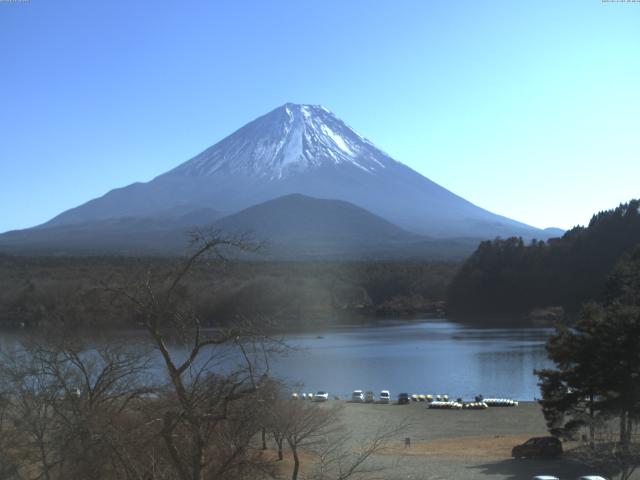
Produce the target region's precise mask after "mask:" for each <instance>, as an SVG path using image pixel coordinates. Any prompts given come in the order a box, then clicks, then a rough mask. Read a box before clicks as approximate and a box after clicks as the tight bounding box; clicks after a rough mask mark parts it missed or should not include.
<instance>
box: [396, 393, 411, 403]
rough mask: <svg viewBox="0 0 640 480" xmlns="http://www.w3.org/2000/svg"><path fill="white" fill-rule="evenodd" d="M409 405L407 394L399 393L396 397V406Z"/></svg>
mask: <svg viewBox="0 0 640 480" xmlns="http://www.w3.org/2000/svg"><path fill="white" fill-rule="evenodd" d="M408 403H409V394H408V393H401V394H399V395H398V405H406V404H408Z"/></svg>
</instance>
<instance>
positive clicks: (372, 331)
mask: <svg viewBox="0 0 640 480" xmlns="http://www.w3.org/2000/svg"><path fill="white" fill-rule="evenodd" d="M552 332H553V330H552V329H549V328H520V329H506V328H483V329H480V328H471V327H467V326H463V325H460V324H457V323H453V322H449V321H447V320H429V321H423V322H419V321H418V322H416V321H412V322H402V323H401V322H396V323H390V322H386V323H377V324H370V325H361V326H357V327H349V328H346V327H338V328H333V329H326V330H323V331H315V332H313V333H304V334H290V335H286V336H285V337H284V340H285V342H286V344H287V345H289V346H290V347H293V348H292V349H291V350H289V351H288V353H287V354H285V355H282V356H275V357H272V358H271V359H270V361H269V364H270V370H271V375H272V376H275V377H278V378H281V379H283V380H285V381H286V382H287V383H288V384H289V385H290V386H291V391H292V392H293V391H296V392H316V391H318V390H324V391H328V392H329V394H330V396H332V397H333V396H334V395H339V396H340V397H342V398H348V397H349V396H350V395H351V392H352V391H353V390H355V389H361V390H365V391H366V390H372V391H374V392H375V393H376V395H377V394H378V393H379V392H380V390H383V389H384V390H390V391H391V394H392V395H393V396H394V397H395V396H396V395H397V394H398V393H400V392H407V393H409V394H412V393H418V394H420V393H424V394H429V393H430V394H434V395H435V394H444V393H446V394H448V395H449V396H450V397H452V398H457V397H463V398H464V399H465V400H467V399H471V398H473V396H475V395H477V394H479V393H481V394H483V395H484V396H485V397H508V398H514V399H517V400H533V399H534V398H536V397H539V396H540V393H539V390H538V387H537V385H536V384H537V377H536V376H535V375H534V374H533V370H534V369H539V368H544V367H547V366H551V365H552V364H551V362H550V361H549V359H548V358H547V355H546V352H545V350H544V344H545V341H546V339H547V338H548V336H549V335H550V334H551V333H552ZM21 338H22V337H21V335H20V333H15V332H13V333H7V332H5V334H4V335H2V341H3V343H5V344H8V345H11V344H17V343H19V342H20V340H21ZM115 338H118V339H119V340H125V341H132V340H134V341H135V340H138V341H139V340H142V339H147V337H146V334H144V333H143V332H140V331H137V332H130V333H123V334H122V336H118V337H115ZM101 341H104V340H96V342H98V343H100V342H101ZM111 341H113V339H112V340H111ZM146 341H147V342H148V340H146ZM89 345H91V342H90V343H89ZM95 345H96V344H94V346H95ZM170 349H171V350H172V351H173V353H174V354H176V355H177V356H178V357H181V356H184V355H186V349H185V347H184V346H181V345H179V344H171V345H170ZM218 351H219V354H218V355H219V356H218V357H217V360H216V362H215V363H209V367H211V368H215V369H223V370H224V369H226V368H232V367H235V366H237V365H238V363H239V362H241V361H242V359H241V357H240V356H239V355H238V352H237V350H235V349H234V348H233V347H228V349H225V348H223V349H219V350H218ZM156 358H157V367H155V368H157V370H156V372H157V374H160V375H164V368H163V362H162V360H161V358H160V356H159V355H157V357H156ZM203 358H206V355H204V354H203Z"/></svg>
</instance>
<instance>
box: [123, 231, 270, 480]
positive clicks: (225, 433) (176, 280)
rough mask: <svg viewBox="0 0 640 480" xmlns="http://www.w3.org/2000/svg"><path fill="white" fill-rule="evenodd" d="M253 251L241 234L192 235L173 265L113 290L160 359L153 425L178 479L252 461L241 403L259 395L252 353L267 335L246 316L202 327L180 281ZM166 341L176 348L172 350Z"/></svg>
mask: <svg viewBox="0 0 640 480" xmlns="http://www.w3.org/2000/svg"><path fill="white" fill-rule="evenodd" d="M255 249H256V246H255V245H252V244H250V243H249V242H247V241H246V240H245V239H244V238H232V237H225V236H223V235H222V234H221V233H220V232H207V233H196V234H194V251H193V253H192V254H191V255H189V256H187V257H186V258H185V259H184V261H182V262H181V263H180V264H179V265H178V266H177V268H175V269H174V270H171V271H168V272H167V271H165V272H154V271H153V270H151V269H150V270H149V271H148V272H147V274H146V276H145V278H144V279H143V280H141V281H137V282H134V283H133V284H132V285H129V286H126V287H119V288H111V291H113V292H115V293H116V294H117V295H118V296H120V297H124V298H126V299H127V300H129V302H130V303H131V305H132V306H133V307H134V309H135V311H136V314H137V316H138V318H139V319H140V322H141V324H142V326H143V327H144V329H145V330H146V331H147V333H148V334H149V336H150V338H151V340H152V343H153V345H154V348H155V349H156V350H157V352H159V354H160V357H161V358H162V363H163V365H164V369H165V371H166V373H167V377H168V383H167V385H166V388H165V390H164V391H163V394H162V400H161V402H160V403H161V405H162V407H161V408H160V409H159V410H158V414H159V416H158V418H157V419H156V420H157V422H156V424H157V425H158V434H159V435H160V437H161V438H162V440H163V443H164V446H165V448H166V453H167V455H168V458H169V459H170V461H171V465H172V467H173V469H174V471H175V472H176V474H177V477H178V478H179V479H181V480H202V479H204V478H205V476H206V477H207V478H221V477H223V476H224V477H227V478H229V477H230V476H232V475H234V474H239V472H240V471H245V470H246V469H247V468H250V466H251V461H252V458H251V457H252V452H251V450H250V448H249V444H250V442H251V440H252V439H253V437H254V435H255V434H256V433H257V432H258V431H259V430H260V428H261V423H260V421H259V420H258V419H257V418H256V415H255V414H254V411H253V409H252V408H250V407H248V405H247V402H248V401H255V400H256V399H257V392H258V391H259V372H258V367H257V364H258V363H259V361H258V358H259V357H260V355H263V356H265V357H266V355H267V352H266V350H267V347H266V345H267V343H268V338H267V337H266V336H265V335H264V334H263V333H261V331H260V329H259V328H258V326H257V325H256V323H255V322H251V321H246V320H245V321H242V322H241V321H238V322H236V323H235V324H234V326H232V327H229V328H216V329H210V330H205V329H203V328H202V322H201V319H200V318H199V316H198V314H197V312H196V311H195V309H194V308H193V307H192V305H191V303H190V301H189V300H190V296H189V292H188V291H187V290H186V287H184V285H183V283H184V280H185V279H186V278H187V276H188V275H189V274H190V273H191V271H192V270H193V269H194V268H195V267H196V266H199V265H202V263H203V262H204V261H205V260H210V259H211V258H213V259H214V260H218V261H224V256H225V253H227V252H228V251H229V250H236V251H253V250H255ZM172 343H175V344H180V345H181V346H182V348H181V349H174V350H172V348H171V344H172Z"/></svg>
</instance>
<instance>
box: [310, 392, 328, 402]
mask: <svg viewBox="0 0 640 480" xmlns="http://www.w3.org/2000/svg"><path fill="white" fill-rule="evenodd" d="M327 400H329V394H328V393H327V392H323V391H322V390H320V391H318V392H316V394H315V395H314V396H313V401H314V402H326V401H327Z"/></svg>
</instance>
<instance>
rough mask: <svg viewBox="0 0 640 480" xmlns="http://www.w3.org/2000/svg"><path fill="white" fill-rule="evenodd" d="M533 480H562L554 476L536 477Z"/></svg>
mask: <svg viewBox="0 0 640 480" xmlns="http://www.w3.org/2000/svg"><path fill="white" fill-rule="evenodd" d="M531 480H560V479H559V478H558V477H554V476H552V475H536V476H535V477H533V478H532V479H531Z"/></svg>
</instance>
